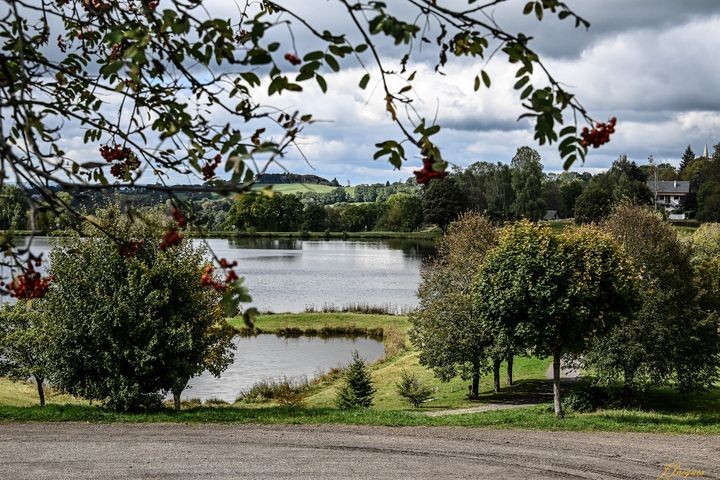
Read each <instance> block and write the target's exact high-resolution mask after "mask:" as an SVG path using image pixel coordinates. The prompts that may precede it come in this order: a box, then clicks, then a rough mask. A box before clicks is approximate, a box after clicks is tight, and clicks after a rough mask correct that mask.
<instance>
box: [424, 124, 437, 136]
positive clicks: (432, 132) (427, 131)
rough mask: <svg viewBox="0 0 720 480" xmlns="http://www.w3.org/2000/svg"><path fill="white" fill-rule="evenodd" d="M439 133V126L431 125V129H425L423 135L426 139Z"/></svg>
mask: <svg viewBox="0 0 720 480" xmlns="http://www.w3.org/2000/svg"><path fill="white" fill-rule="evenodd" d="M439 131H440V125H433V126H431V127H428V128H426V129H425V132H424V135H425V136H426V137H430V136H432V135H435V134H436V133H438V132H439Z"/></svg>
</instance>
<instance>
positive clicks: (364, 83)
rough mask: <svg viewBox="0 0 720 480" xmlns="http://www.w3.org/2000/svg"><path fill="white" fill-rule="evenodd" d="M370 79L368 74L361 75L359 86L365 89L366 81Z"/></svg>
mask: <svg viewBox="0 0 720 480" xmlns="http://www.w3.org/2000/svg"><path fill="white" fill-rule="evenodd" d="M369 81H370V74H369V73H366V74H365V75H363V77H362V78H361V79H360V88H362V89H363V90H365V87H367V84H368V82H369Z"/></svg>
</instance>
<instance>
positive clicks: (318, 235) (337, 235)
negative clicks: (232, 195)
mask: <svg viewBox="0 0 720 480" xmlns="http://www.w3.org/2000/svg"><path fill="white" fill-rule="evenodd" d="M188 235H189V236H191V237H192V236H197V235H196V233H195V232H188ZM441 235H442V232H441V231H440V230H430V231H426V232H215V231H213V232H204V236H205V237H207V238H294V239H319V240H348V239H350V240H353V239H355V240H363V239H364V240H393V239H397V240H435V239H437V238H439V237H440V236H441Z"/></svg>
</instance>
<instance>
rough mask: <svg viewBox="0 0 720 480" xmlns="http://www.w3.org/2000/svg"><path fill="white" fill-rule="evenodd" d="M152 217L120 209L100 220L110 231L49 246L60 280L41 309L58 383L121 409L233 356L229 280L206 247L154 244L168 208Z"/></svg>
mask: <svg viewBox="0 0 720 480" xmlns="http://www.w3.org/2000/svg"><path fill="white" fill-rule="evenodd" d="M153 218H154V220H155V221H156V222H158V223H156V224H155V225H152V226H150V225H148V224H147V223H145V222H141V221H138V220H136V219H133V218H132V217H129V216H127V215H121V214H120V213H119V212H117V211H108V212H107V214H106V215H105V216H103V217H101V218H99V219H98V220H99V222H101V223H102V224H103V225H104V227H105V228H106V230H107V231H109V232H110V233H111V234H112V235H114V236H116V237H121V238H122V239H124V240H125V241H126V242H127V245H129V247H128V249H127V250H125V251H123V252H119V251H118V249H117V247H116V244H115V242H114V241H113V240H112V239H110V238H108V237H107V235H104V234H101V233H99V232H97V231H96V230H95V227H92V226H91V227H89V228H88V230H87V231H86V232H85V233H86V234H88V235H90V236H89V237H82V238H81V237H75V238H66V239H63V240H62V241H61V243H60V245H59V246H57V247H56V248H54V249H53V251H52V252H51V259H52V267H51V269H50V271H51V274H52V275H53V276H54V282H53V284H52V286H51V288H50V289H49V291H48V293H47V295H46V296H45V297H44V298H43V299H42V301H41V303H40V308H41V309H42V311H44V312H46V314H47V315H48V318H49V322H50V326H49V329H50V336H51V338H52V345H53V347H52V353H51V355H50V363H51V365H50V370H51V372H52V378H51V381H52V383H53V384H54V385H55V386H57V387H58V388H60V389H62V390H64V391H66V392H68V393H71V394H74V395H78V396H81V397H84V398H88V399H94V400H99V401H102V402H105V403H106V404H107V405H108V406H110V407H111V408H114V409H116V410H134V409H138V408H143V407H154V406H157V405H158V404H159V402H160V400H161V399H162V394H163V392H172V393H173V395H174V396H175V399H176V407H179V396H180V393H181V392H182V390H183V389H184V388H185V386H186V384H187V382H188V380H189V379H190V378H192V377H193V376H196V375H199V374H200V373H202V372H203V371H205V370H209V371H210V372H211V373H213V374H215V375H219V374H220V372H221V371H222V370H224V368H225V367H226V366H227V365H228V364H229V362H230V361H231V359H232V351H231V347H232V343H231V338H232V335H233V330H232V329H231V328H230V327H229V325H228V324H227V323H226V321H225V318H224V312H223V309H222V306H221V303H220V302H221V291H222V290H223V289H224V288H226V287H225V284H224V283H223V282H221V281H219V280H217V279H215V278H214V274H213V271H212V270H213V268H212V266H211V265H210V264H209V263H208V260H209V259H208V257H207V256H206V252H204V251H203V250H201V249H198V248H195V247H193V246H192V245H191V244H189V243H182V244H180V245H176V246H171V247H169V248H166V249H164V250H161V249H159V248H157V246H156V245H157V242H158V241H159V240H160V235H161V232H162V229H163V228H165V226H164V225H162V222H163V221H164V215H162V214H158V215H155V216H154V217H153Z"/></svg>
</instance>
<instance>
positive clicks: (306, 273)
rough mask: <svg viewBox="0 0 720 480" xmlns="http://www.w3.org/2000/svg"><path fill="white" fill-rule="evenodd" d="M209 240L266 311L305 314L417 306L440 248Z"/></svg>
mask: <svg viewBox="0 0 720 480" xmlns="http://www.w3.org/2000/svg"><path fill="white" fill-rule="evenodd" d="M194 241H195V242H199V240H194ZM52 242H53V239H51V238H47V237H35V238H34V240H33V248H32V250H33V252H34V253H36V254H38V253H44V257H45V258H48V251H49V249H50V244H51V243H52ZM208 243H209V245H210V247H211V248H212V249H213V250H214V251H215V253H216V254H217V255H218V256H219V257H225V258H227V259H228V260H230V261H233V260H237V261H238V264H239V266H238V268H237V273H238V274H239V275H241V276H244V277H245V284H246V285H247V286H248V288H249V289H250V294H251V295H252V297H253V302H252V305H253V306H255V307H257V308H258V309H259V310H260V311H261V312H264V311H272V312H302V311H304V310H305V309H306V308H307V307H310V306H314V307H315V308H316V309H320V308H322V306H323V305H325V304H331V305H335V306H343V305H348V304H367V305H377V306H389V307H390V309H391V310H396V311H404V310H408V309H411V308H413V307H415V306H417V298H416V296H415V292H416V290H417V287H418V284H419V282H420V267H421V264H422V261H423V259H424V258H426V257H428V256H429V255H431V254H432V253H433V252H434V247H433V243H432V242H428V241H413V240H372V241H364V240H287V239H266V238H241V239H218V238H216V239H210V240H208ZM3 273H4V272H3Z"/></svg>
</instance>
